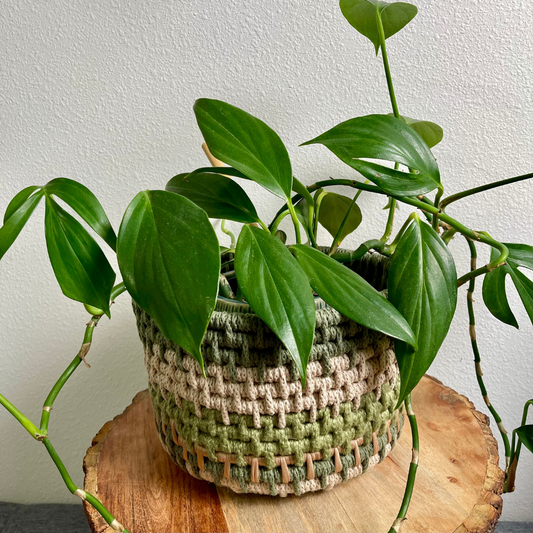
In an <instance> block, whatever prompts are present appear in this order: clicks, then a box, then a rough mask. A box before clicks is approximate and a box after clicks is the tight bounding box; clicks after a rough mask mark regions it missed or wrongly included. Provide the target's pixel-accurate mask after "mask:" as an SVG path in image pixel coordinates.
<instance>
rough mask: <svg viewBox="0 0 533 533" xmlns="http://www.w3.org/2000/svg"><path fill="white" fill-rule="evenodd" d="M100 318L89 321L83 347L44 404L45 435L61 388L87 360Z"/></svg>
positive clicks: (43, 433) (42, 430)
mask: <svg viewBox="0 0 533 533" xmlns="http://www.w3.org/2000/svg"><path fill="white" fill-rule="evenodd" d="M100 318H102V316H93V317H91V320H89V322H88V323H87V325H86V327H85V334H84V335H83V342H82V345H81V348H80V350H79V352H78V353H77V354H76V357H74V359H73V360H72V361H71V363H70V365H68V367H67V369H66V370H65V371H64V372H63V374H61V377H60V378H59V379H58V380H57V382H56V383H55V385H54V386H53V387H52V390H51V391H50V393H49V394H48V396H47V398H46V400H45V402H44V405H43V412H42V415H41V429H40V433H41V435H43V436H46V435H48V423H49V420H50V413H51V411H52V407H53V405H54V402H55V400H56V398H57V395H58V394H59V393H60V392H61V389H62V388H63V386H64V385H65V383H66V382H67V381H68V379H69V378H70V376H72V374H73V373H74V371H75V370H76V369H77V368H78V366H79V365H80V363H81V362H82V361H83V362H84V363H85V364H86V365H87V363H86V362H85V356H86V355H87V354H88V353H89V350H90V348H91V343H92V340H93V331H94V328H95V327H96V326H97V324H98V322H99V321H100Z"/></svg>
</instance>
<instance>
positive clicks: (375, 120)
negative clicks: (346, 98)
mask: <svg viewBox="0 0 533 533" xmlns="http://www.w3.org/2000/svg"><path fill="white" fill-rule="evenodd" d="M308 144H323V145H324V146H326V148H329V149H330V150H331V151H332V152H333V153H334V154H335V155H336V156H337V157H338V158H339V159H341V160H342V161H344V162H345V163H346V164H347V165H349V166H351V167H352V168H354V169H355V170H357V171H358V172H360V173H361V174H362V175H363V176H364V177H365V178H367V179H369V180H370V181H372V182H374V183H375V184H376V185H378V186H379V187H381V188H382V189H383V190H384V191H386V192H387V193H389V194H393V195H397V196H417V195H419V194H425V193H427V192H430V191H432V190H433V189H436V188H442V185H441V183H440V174H439V169H438V167H437V163H436V161H435V158H434V157H433V154H432V153H431V150H430V149H429V148H428V145H427V144H426V143H425V142H424V139H422V137H420V135H419V134H418V133H416V131H414V130H413V128H411V127H410V126H408V125H407V124H406V123H405V122H403V121H402V120H400V119H398V118H396V117H391V116H388V115H367V116H364V117H357V118H352V119H350V120H347V121H346V122H342V123H341V124H338V125H337V126H335V127H334V128H332V129H330V130H329V131H326V132H325V133H323V134H322V135H319V136H318V137H316V138H315V139H312V140H310V141H307V142H305V143H303V145H302V146H304V145H308ZM361 158H369V159H379V160H384V161H391V162H394V163H401V164H403V165H405V166H407V167H409V168H410V169H411V170H412V171H413V172H402V171H400V170H394V169H392V168H389V167H386V166H383V165H380V164H377V163H371V162H369V161H363V160H362V159H361Z"/></svg>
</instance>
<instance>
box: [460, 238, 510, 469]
mask: <svg viewBox="0 0 533 533" xmlns="http://www.w3.org/2000/svg"><path fill="white" fill-rule="evenodd" d="M467 242H468V247H469V248H470V269H471V271H472V272H475V270H476V262H477V250H476V245H475V244H474V243H473V242H472V241H471V240H469V239H467ZM475 288H476V278H471V279H470V283H469V284H468V292H467V293H466V303H467V306H468V319H469V323H470V328H469V332H470V342H471V344H472V352H473V353H474V364H475V367H476V378H477V382H478V385H479V389H480V391H481V395H482V396H483V400H484V401H485V404H486V405H487V407H488V409H489V411H490V413H491V414H492V416H493V418H494V421H495V422H496V424H497V426H498V430H499V431H500V434H501V436H502V440H503V445H504V448H505V472H506V474H507V472H508V470H509V464H510V461H511V447H510V445H509V436H508V434H507V431H506V429H505V427H504V425H503V422H502V419H501V417H500V415H499V414H498V412H497V411H496V409H495V408H494V406H493V405H492V403H491V402H490V400H489V396H488V394H487V388H486V387H485V383H484V381H483V372H482V370H481V357H480V354H479V347H478V344H477V336H476V318H475V315H474V290H475Z"/></svg>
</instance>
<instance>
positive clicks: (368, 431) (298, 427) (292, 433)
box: [150, 385, 398, 468]
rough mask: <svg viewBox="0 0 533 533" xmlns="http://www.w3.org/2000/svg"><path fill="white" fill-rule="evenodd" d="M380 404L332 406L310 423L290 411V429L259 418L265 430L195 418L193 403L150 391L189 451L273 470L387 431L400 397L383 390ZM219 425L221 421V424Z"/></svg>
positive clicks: (364, 401)
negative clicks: (257, 460) (259, 462)
mask: <svg viewBox="0 0 533 533" xmlns="http://www.w3.org/2000/svg"><path fill="white" fill-rule="evenodd" d="M383 389H384V390H383V393H382V401H383V400H384V401H385V403H386V405H383V404H382V403H381V401H379V402H378V401H376V400H375V396H374V394H373V393H368V394H365V395H363V396H362V398H361V405H360V408H359V409H358V410H357V411H356V412H352V411H351V409H352V404H351V402H348V403H346V404H341V405H340V408H339V415H338V416H337V417H335V418H333V417H332V415H331V408H330V407H327V408H324V409H321V410H319V411H318V413H317V422H309V412H308V411H303V412H302V413H289V414H287V415H285V416H286V422H287V427H285V428H277V427H274V425H275V423H276V422H277V418H278V417H277V416H269V415H261V426H262V429H256V428H253V427H249V425H253V421H252V417H251V416H248V415H238V414H235V413H233V414H231V415H230V421H231V423H232V424H233V425H230V426H226V425H224V424H223V423H222V422H221V420H222V419H221V414H220V412H219V411H215V410H211V409H207V408H203V409H202V415H203V418H199V417H197V416H196V414H195V410H194V405H193V404H192V403H191V402H186V401H185V400H182V408H179V407H177V406H176V405H175V403H174V399H173V398H172V395H171V394H170V393H167V395H166V396H167V400H165V399H164V398H163V396H162V395H161V394H160V392H159V391H156V390H155V389H154V388H153V387H150V393H151V396H152V402H153V406H154V412H155V413H156V416H158V417H159V418H160V420H161V421H162V422H163V423H164V424H166V425H167V426H170V425H171V421H172V422H174V425H175V429H176V433H177V434H178V435H179V436H181V437H182V438H183V439H185V441H186V442H187V447H188V449H189V451H190V452H192V451H193V446H194V444H198V445H201V446H202V447H204V448H205V449H206V452H207V454H208V456H209V458H210V459H211V460H213V461H216V456H215V453H216V452H224V453H234V454H236V455H237V463H238V464H239V465H240V466H244V465H246V460H245V456H246V455H253V456H255V457H264V458H265V462H266V464H267V466H269V467H270V468H273V467H274V464H275V462H274V457H275V456H277V455H294V457H295V461H296V464H297V465H303V463H304V454H305V453H309V452H317V451H320V452H322V453H323V454H324V456H325V457H328V456H329V455H330V454H331V453H332V452H331V449H332V448H336V447H342V448H343V449H345V450H350V449H351V441H352V440H355V439H358V438H360V437H363V444H364V445H366V444H368V443H370V442H371V439H372V433H374V432H376V431H377V432H378V437H379V436H380V435H383V434H385V433H386V431H387V421H388V420H391V421H394V422H395V420H396V417H397V414H396V411H392V410H389V409H393V408H394V406H395V405H396V401H397V398H398V389H397V388H396V389H395V390H394V391H390V390H388V391H387V390H386V389H388V385H386V386H383ZM217 422H218V423H217Z"/></svg>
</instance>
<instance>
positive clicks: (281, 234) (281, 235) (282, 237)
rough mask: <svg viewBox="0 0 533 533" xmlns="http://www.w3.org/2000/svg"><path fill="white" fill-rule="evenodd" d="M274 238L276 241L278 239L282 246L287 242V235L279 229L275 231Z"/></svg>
mask: <svg viewBox="0 0 533 533" xmlns="http://www.w3.org/2000/svg"><path fill="white" fill-rule="evenodd" d="M274 237H276V239H279V240H280V241H281V243H282V244H285V243H286V242H287V234H286V233H285V232H284V231H283V230H281V229H278V230H277V231H276V234H275V235H274Z"/></svg>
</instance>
